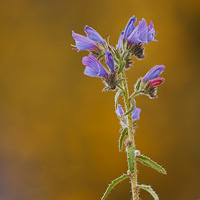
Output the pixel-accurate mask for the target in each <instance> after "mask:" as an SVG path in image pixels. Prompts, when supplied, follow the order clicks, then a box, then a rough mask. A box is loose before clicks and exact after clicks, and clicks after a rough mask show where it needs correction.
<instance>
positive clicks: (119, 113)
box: [115, 104, 124, 118]
mask: <svg viewBox="0 0 200 200" xmlns="http://www.w3.org/2000/svg"><path fill="white" fill-rule="evenodd" d="M115 112H116V114H117V116H118V117H120V118H122V117H123V115H124V110H123V108H122V105H120V104H118V105H117V109H116V110H115Z"/></svg>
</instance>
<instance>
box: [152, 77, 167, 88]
mask: <svg viewBox="0 0 200 200" xmlns="http://www.w3.org/2000/svg"><path fill="white" fill-rule="evenodd" d="M164 81H165V79H164V78H155V79H153V80H152V81H151V82H150V84H149V87H153V86H157V85H160V84H161V83H163V82H164Z"/></svg>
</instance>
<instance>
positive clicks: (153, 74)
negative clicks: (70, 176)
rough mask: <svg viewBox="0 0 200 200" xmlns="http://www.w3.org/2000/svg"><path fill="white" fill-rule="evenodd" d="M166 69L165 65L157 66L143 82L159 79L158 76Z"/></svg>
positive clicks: (148, 73)
mask: <svg viewBox="0 0 200 200" xmlns="http://www.w3.org/2000/svg"><path fill="white" fill-rule="evenodd" d="M164 69H165V66H164V65H157V66H155V67H153V68H151V69H150V70H149V71H148V72H147V73H146V75H145V76H144V78H143V82H146V81H147V80H152V79H154V78H158V76H159V75H160V74H162V73H163V70H164Z"/></svg>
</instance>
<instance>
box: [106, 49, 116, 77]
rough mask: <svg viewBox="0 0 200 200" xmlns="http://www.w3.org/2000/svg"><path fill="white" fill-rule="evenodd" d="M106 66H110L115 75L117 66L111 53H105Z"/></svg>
mask: <svg viewBox="0 0 200 200" xmlns="http://www.w3.org/2000/svg"><path fill="white" fill-rule="evenodd" d="M105 59H106V65H108V67H109V69H110V71H111V72H112V73H113V72H114V71H115V65H114V60H113V55H112V53H111V52H110V51H105Z"/></svg>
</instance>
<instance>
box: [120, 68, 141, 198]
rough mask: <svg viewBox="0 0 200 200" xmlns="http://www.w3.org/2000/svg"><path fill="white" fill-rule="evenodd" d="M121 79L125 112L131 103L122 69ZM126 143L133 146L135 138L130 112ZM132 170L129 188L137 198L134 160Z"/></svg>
mask: <svg viewBox="0 0 200 200" xmlns="http://www.w3.org/2000/svg"><path fill="white" fill-rule="evenodd" d="M122 79H123V82H122V84H123V89H124V104H125V107H126V112H127V111H128V110H129V109H130V107H131V104H130V98H129V91H128V85H127V80H126V75H125V72H124V70H123V71H122ZM127 143H128V145H133V146H135V140H134V129H133V120H132V116H131V113H129V114H128V141H127ZM134 165H135V166H134V172H133V174H131V176H130V180H131V188H132V196H133V200H139V195H138V189H137V166H136V160H135V164H134Z"/></svg>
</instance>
